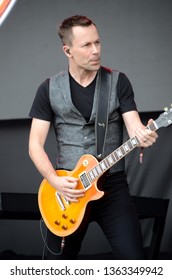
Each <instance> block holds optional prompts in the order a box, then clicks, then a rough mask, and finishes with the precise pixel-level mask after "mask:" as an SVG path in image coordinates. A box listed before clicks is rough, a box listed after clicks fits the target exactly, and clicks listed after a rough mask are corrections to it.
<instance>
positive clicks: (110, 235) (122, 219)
mask: <svg viewBox="0 0 172 280" xmlns="http://www.w3.org/2000/svg"><path fill="white" fill-rule="evenodd" d="M59 36H60V38H61V41H62V44H63V52H64V54H65V55H66V56H67V58H68V61H69V68H68V71H64V72H61V73H59V74H58V75H56V76H54V77H51V78H50V79H47V80H46V81H44V82H43V83H42V84H41V85H40V87H39V88H38V91H37V94H36V97H35V100H34V103H33V105H32V108H31V111H30V116H31V117H32V118H33V120H32V126H31V131H30V140H29V154H30V157H31V159H32V161H33V162H34V164H35V166H36V167H37V169H38V170H39V172H40V173H41V174H42V176H43V177H44V178H46V179H47V181H48V182H49V183H50V185H51V186H53V187H54V188H55V189H56V190H57V192H58V193H59V194H60V195H62V196H63V197H64V198H65V199H67V200H68V201H69V202H70V203H77V201H78V199H79V198H80V197H83V196H84V195H85V190H84V189H77V183H78V179H76V178H73V177H72V176H57V174H56V172H55V170H54V167H53V165H52V163H51V162H50V160H49V158H48V155H47V154H46V152H45V149H44V144H45V141H46V138H47V135H48V131H49V128H50V124H51V123H53V124H54V127H55V132H56V137H57V169H65V170H73V169H74V167H75V166H76V164H77V161H78V160H79V158H80V157H81V156H82V155H83V154H92V155H94V156H97V155H96V139H95V119H96V110H97V109H96V108H97V107H96V106H97V99H98V95H99V89H98V87H97V81H98V79H100V75H99V72H100V69H102V67H101V60H100V53H101V43H100V38H99V34H98V31H97V28H96V25H95V23H93V22H92V21H91V20H90V19H88V18H87V17H85V16H73V17H70V18H67V19H65V20H64V21H63V22H62V24H61V26H60V27H59ZM112 72H113V71H112ZM114 76H115V79H114V84H113V85H112V91H111V96H110V105H109V118H108V128H107V135H106V142H105V148H104V154H103V156H104V157H105V156H107V155H108V154H110V153H111V152H113V151H114V150H115V149H117V148H118V147H119V145H121V143H122V127H123V122H124V124H125V126H126V129H127V131H128V134H129V136H130V137H133V136H136V137H137V139H138V141H139V146H141V147H143V148H146V147H149V146H151V145H152V144H153V143H154V142H155V141H156V138H157V134H156V133H155V132H151V131H150V130H148V129H146V128H145V126H144V125H143V124H142V122H141V120H140V117H139V114H138V112H137V109H136V105H135V102H134V93H133V90H132V86H131V84H130V82H129V80H128V78H127V77H126V75H125V74H123V73H119V72H118V71H114ZM105 94H106V93H105ZM102 189H103V191H104V192H105V195H104V196H103V197H102V198H101V199H99V200H96V201H91V202H89V203H88V207H87V210H86V211H87V212H88V213H87V215H86V217H87V219H83V222H82V226H81V227H80V228H79V229H78V230H76V232H74V233H72V234H71V235H69V236H67V237H66V238H65V246H64V248H63V250H62V251H61V249H60V248H61V247H60V246H61V240H62V238H61V237H58V236H56V235H54V234H53V233H52V232H50V231H49V230H48V233H47V240H46V242H47V248H48V251H47V258H48V259H77V256H78V253H79V250H80V247H81V243H82V240H83V238H84V235H85V233H86V230H87V227H88V225H89V222H91V221H97V223H98V224H99V225H100V227H101V228H102V230H103V232H104V234H105V236H106V238H107V239H108V241H109V244H110V245H111V248H112V251H113V255H114V259H144V251H143V248H142V238H141V232H140V227H139V222H138V218H137V215H136V212H135V209H134V206H133V203H132V199H131V196H130V194H129V190H128V185H127V179H126V175H125V171H124V160H120V161H119V162H118V163H117V164H115V165H114V166H113V167H112V168H111V169H110V171H109V174H107V176H106V177H105V180H104V183H103V185H102Z"/></svg>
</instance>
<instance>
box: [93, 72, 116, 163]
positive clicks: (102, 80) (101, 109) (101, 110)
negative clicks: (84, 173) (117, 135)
mask: <svg viewBox="0 0 172 280" xmlns="http://www.w3.org/2000/svg"><path fill="white" fill-rule="evenodd" d="M112 78H113V71H112V70H111V69H107V68H104V67H101V68H100V72H99V80H98V89H99V94H98V102H97V114H96V120H95V132H96V135H95V136H96V147H97V157H98V158H99V159H101V158H102V155H103V153H104V147H105V139H106V133H107V126H108V114H109V101H110V93H111V88H112Z"/></svg>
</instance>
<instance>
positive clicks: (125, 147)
mask: <svg viewBox="0 0 172 280" xmlns="http://www.w3.org/2000/svg"><path fill="white" fill-rule="evenodd" d="M123 149H124V151H125V153H126V154H127V153H128V152H129V147H128V145H127V143H124V144H123Z"/></svg>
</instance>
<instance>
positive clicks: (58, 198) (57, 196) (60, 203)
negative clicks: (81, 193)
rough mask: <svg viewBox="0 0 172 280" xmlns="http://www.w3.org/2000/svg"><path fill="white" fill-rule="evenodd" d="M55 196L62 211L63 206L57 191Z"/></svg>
mask: <svg viewBox="0 0 172 280" xmlns="http://www.w3.org/2000/svg"><path fill="white" fill-rule="evenodd" d="M56 198H57V200H58V203H59V205H60V207H61V209H62V210H63V211H64V210H65V206H64V203H63V200H62V198H61V196H60V195H59V194H58V192H56Z"/></svg>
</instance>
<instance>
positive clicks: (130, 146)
mask: <svg viewBox="0 0 172 280" xmlns="http://www.w3.org/2000/svg"><path fill="white" fill-rule="evenodd" d="M127 144H128V147H129V149H130V151H131V150H132V149H133V145H132V143H131V141H130V140H128V141H127Z"/></svg>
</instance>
